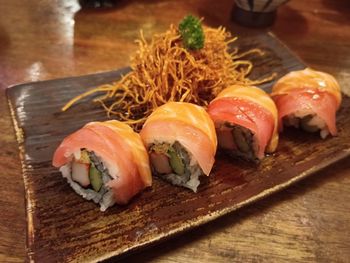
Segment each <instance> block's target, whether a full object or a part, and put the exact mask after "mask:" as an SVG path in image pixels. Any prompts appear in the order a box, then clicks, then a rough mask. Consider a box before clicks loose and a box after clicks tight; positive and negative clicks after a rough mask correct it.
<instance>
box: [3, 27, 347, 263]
mask: <svg viewBox="0 0 350 263" xmlns="http://www.w3.org/2000/svg"><path fill="white" fill-rule="evenodd" d="M237 45H238V46H239V47H240V48H241V49H242V50H244V49H248V48H251V47H260V48H262V49H264V50H265V51H266V55H265V56H264V57H259V58H255V59H254V62H255V70H254V72H253V75H252V77H264V76H266V75H268V74H270V73H271V72H277V73H278V74H279V76H281V75H283V74H285V73H287V72H289V71H291V70H295V69H300V68H303V67H304V65H303V63H302V62H301V61H300V60H299V59H298V58H297V57H295V56H294V55H293V54H292V53H291V52H290V51H289V50H288V49H287V48H286V47H285V46H284V45H283V44H282V43H281V42H280V41H278V40H277V39H276V38H275V37H274V36H272V35H271V34H259V35H255V36H254V37H245V38H241V39H240V40H239V42H238V43H237ZM126 71H128V69H123V70H117V71H111V72H106V73H98V74H93V75H87V76H80V77H73V78H65V79H57V80H49V81H42V82H35V83H27V84H21V85H17V86H14V87H11V88H10V89H8V90H7V95H8V103H9V108H10V111H11V114H12V118H13V123H14V127H15V132H16V135H17V139H18V143H19V150H20V157H21V161H22V167H23V178H24V184H25V192H26V214H27V222H28V228H27V229H28V231H27V251H28V259H29V260H31V261H41V262H49V261H52V260H54V261H58V262H64V261H65V262H68V261H69V262H71V261H74V262H77V261H79V262H86V261H99V260H103V259H107V258H110V257H113V256H121V255H122V254H125V253H126V252H131V251H134V250H136V249H138V248H141V247H145V246H147V245H149V244H152V243H154V242H156V241H159V240H163V239H165V238H167V237H170V236H172V235H174V234H178V233H180V232H184V231H186V230H189V229H191V228H193V227H196V226H199V225H202V224H204V223H206V222H209V221H211V220H214V219H215V218H218V217H220V216H222V215H225V214H227V213H229V212H232V211H234V210H236V209H238V208H240V207H242V206H244V205H247V204H249V203H252V202H254V201H256V200H258V199H260V198H262V197H265V196H268V195H270V194H272V193H274V192H276V191H279V190H281V189H283V188H285V187H287V186H288V185H291V184H292V183H294V182H296V181H298V180H300V179H302V178H304V177H306V176H308V175H310V174H312V173H315V172H316V171H318V170H320V169H322V168H324V167H325V166H328V165H330V164H332V163H334V162H336V161H338V160H340V159H342V158H344V157H346V156H348V155H350V99H349V98H344V101H343V103H342V106H341V109H340V111H339V112H338V117H337V125H338V128H339V136H338V137H334V138H328V139H326V140H322V139H320V138H319V136H317V135H315V134H305V133H302V132H299V131H297V130H289V131H288V132H286V133H285V134H283V135H282V136H281V140H280V144H279V146H278V150H277V152H276V154H274V155H273V156H269V157H267V158H266V159H265V160H264V161H263V162H262V163H261V164H260V165H252V164H247V163H245V162H242V161H232V160H230V159H228V158H226V157H225V156H223V155H220V154H218V156H217V162H216V164H215V167H214V169H213V172H212V175H211V176H210V177H209V178H202V184H201V186H200V187H199V191H198V193H196V194H195V193H193V192H190V191H188V190H186V189H184V188H179V187H174V186H171V185H169V184H167V183H165V182H163V181H161V180H159V179H157V178H155V180H154V185H153V187H152V188H151V189H148V190H146V191H144V192H143V193H141V194H140V195H138V196H137V197H136V198H134V199H133V200H132V202H131V203H130V204H129V205H127V206H122V207H118V206H115V207H112V208H110V209H109V210H108V211H107V212H105V213H102V212H100V211H99V208H98V207H97V206H96V205H95V204H93V203H91V202H87V201H85V200H83V199H82V198H81V197H79V196H78V195H76V194H75V193H74V192H73V191H72V190H71V189H70V187H69V186H68V184H66V182H65V179H63V178H62V176H61V175H60V173H59V172H58V171H57V169H55V168H53V167H52V166H51V158H52V154H53V152H54V150H55V148H56V147H57V146H58V144H59V143H60V141H61V140H62V139H63V138H64V137H65V136H67V135H68V134H69V133H71V132H73V131H75V130H77V129H78V128H80V127H82V126H83V125H84V124H85V123H87V122H89V121H94V120H104V119H106V115H105V113H104V112H103V111H102V110H101V108H100V107H99V106H97V105H93V104H91V103H87V104H84V103H80V104H78V105H76V106H74V107H73V108H71V109H70V110H69V111H67V112H64V113H62V112H60V108H61V107H62V105H64V104H65V103H66V102H67V101H68V100H69V99H70V98H72V97H73V96H75V95H77V94H79V93H81V92H83V91H85V90H86V89H87V88H90V87H93V86H96V85H98V84H102V83H106V82H111V81H113V80H116V79H118V78H119V77H120V74H121V73H123V72H126ZM271 84H272V83H269V84H266V85H264V86H263V88H265V89H268V88H269V87H270V86H271Z"/></svg>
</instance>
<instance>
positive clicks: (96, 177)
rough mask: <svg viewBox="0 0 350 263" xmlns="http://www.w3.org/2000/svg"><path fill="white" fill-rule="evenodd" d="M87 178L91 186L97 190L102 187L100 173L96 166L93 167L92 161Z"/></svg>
mask: <svg viewBox="0 0 350 263" xmlns="http://www.w3.org/2000/svg"><path fill="white" fill-rule="evenodd" d="M89 179H90V183H91V186H92V188H93V189H94V190H95V191H96V192H98V191H100V189H101V187H102V183H103V182H102V174H101V172H100V171H99V170H97V168H96V167H95V165H94V164H93V163H91V166H90V171H89Z"/></svg>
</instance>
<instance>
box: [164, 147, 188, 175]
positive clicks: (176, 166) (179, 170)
mask: <svg viewBox="0 0 350 263" xmlns="http://www.w3.org/2000/svg"><path fill="white" fill-rule="evenodd" d="M168 155H169V157H170V160H169V161H170V166H171V168H173V170H174V172H175V173H176V174H178V175H183V174H184V173H185V165H184V163H183V161H182V159H181V158H180V156H179V155H178V154H177V152H176V151H175V149H174V148H173V147H171V146H170V147H169V149H168Z"/></svg>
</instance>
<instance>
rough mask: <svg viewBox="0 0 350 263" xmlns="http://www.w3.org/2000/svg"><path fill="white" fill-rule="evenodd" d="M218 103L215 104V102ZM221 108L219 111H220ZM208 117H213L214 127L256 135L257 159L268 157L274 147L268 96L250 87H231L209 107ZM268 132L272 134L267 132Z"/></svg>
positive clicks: (274, 129) (272, 110)
mask: <svg viewBox="0 0 350 263" xmlns="http://www.w3.org/2000/svg"><path fill="white" fill-rule="evenodd" d="M218 101H219V102H218ZM221 107H222V109H220V108H221ZM208 109H209V114H210V115H211V117H212V118H213V117H214V115H215V121H216V123H217V124H216V125H217V126H218V124H219V123H220V120H221V121H225V120H227V121H229V120H231V121H232V123H236V124H238V125H241V126H243V127H245V128H247V129H249V130H251V131H252V132H253V133H254V134H256V136H257V139H258V142H259V147H258V157H259V158H262V157H263V156H264V152H267V153H272V152H274V151H275V150H276V148H277V145H278V129H277V128H278V112H277V108H276V105H275V103H274V101H273V100H272V99H271V98H270V96H269V95H268V94H267V93H266V92H265V91H263V90H262V89H259V88H257V87H254V86H241V85H232V86H230V87H228V88H226V89H224V90H223V91H221V92H220V93H219V94H218V96H217V97H216V98H215V99H214V100H213V101H212V102H211V103H210V104H209V107H208ZM271 129H272V132H271Z"/></svg>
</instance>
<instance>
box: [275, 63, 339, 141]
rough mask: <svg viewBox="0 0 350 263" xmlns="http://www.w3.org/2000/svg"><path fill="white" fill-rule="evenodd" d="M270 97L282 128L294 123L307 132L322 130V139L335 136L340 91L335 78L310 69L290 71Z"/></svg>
mask: <svg viewBox="0 0 350 263" xmlns="http://www.w3.org/2000/svg"><path fill="white" fill-rule="evenodd" d="M271 96H272V98H273V100H274V101H275V102H276V105H277V108H278V114H279V129H280V130H281V131H282V129H283V126H294V127H296V128H301V129H303V130H305V131H308V132H319V133H320V136H321V137H322V138H326V137H327V135H328V134H331V135H333V136H335V135H336V134H337V128H336V123H335V117H336V111H337V110H338V109H339V106H340V103H341V91H340V87H339V84H338V82H337V81H336V79H335V78H334V77H333V76H331V75H329V74H327V73H324V72H320V71H315V70H312V69H310V68H306V69H304V70H299V71H294V72H290V73H288V74H287V75H285V76H284V77H282V78H281V79H279V80H278V81H277V82H276V84H275V85H274V86H273V89H272V93H271Z"/></svg>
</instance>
